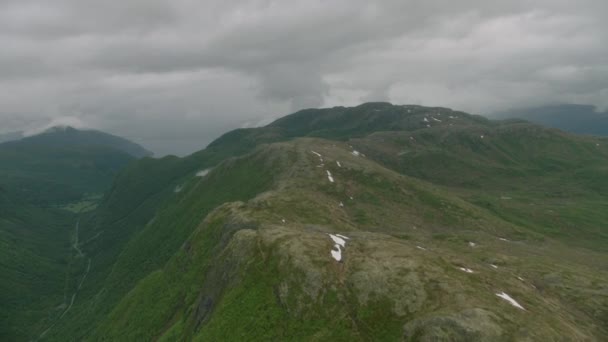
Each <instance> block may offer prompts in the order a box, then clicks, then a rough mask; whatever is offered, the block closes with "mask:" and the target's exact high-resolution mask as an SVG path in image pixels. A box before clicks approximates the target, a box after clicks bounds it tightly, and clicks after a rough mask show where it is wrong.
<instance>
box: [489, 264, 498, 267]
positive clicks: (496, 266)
mask: <svg viewBox="0 0 608 342" xmlns="http://www.w3.org/2000/svg"><path fill="white" fill-rule="evenodd" d="M490 266H492V268H498V266H496V265H494V264H490Z"/></svg>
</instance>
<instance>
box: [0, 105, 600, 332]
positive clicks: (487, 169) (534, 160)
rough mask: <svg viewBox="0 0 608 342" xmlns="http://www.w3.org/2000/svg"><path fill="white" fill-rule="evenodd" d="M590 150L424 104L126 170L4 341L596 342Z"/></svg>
mask: <svg viewBox="0 0 608 342" xmlns="http://www.w3.org/2000/svg"><path fill="white" fill-rule="evenodd" d="M607 174H608V139H607V138H600V137H590V136H577V135H572V134H569V133H565V132H562V131H559V130H556V129H549V128H544V127H541V126H538V125H535V124H531V123H529V122H525V121H522V120H507V121H492V120H487V119H484V118H482V117H479V116H473V115H469V114H466V113H463V112H458V111H453V110H450V109H447V108H439V107H433V108H431V107H421V106H397V105H391V104H388V103H367V104H363V105H361V106H357V107H353V108H345V107H335V108H328V109H319V110H316V109H310V110H304V111H300V112H297V113H294V114H292V115H288V116H286V117H284V118H281V119H279V120H277V121H275V122H274V123H272V124H270V125H268V126H265V127H261V128H253V129H239V130H235V131H232V132H229V133H226V134H225V135H223V136H222V137H220V138H219V139H217V140H216V141H215V142H213V143H212V144H210V145H209V146H208V147H207V148H206V149H204V150H202V151H200V152H197V153H195V154H193V155H190V156H188V157H185V158H177V157H165V158H162V159H151V158H144V159H141V160H138V161H136V162H133V163H130V164H129V165H128V166H127V167H126V168H125V169H124V170H122V171H121V172H120V173H119V174H118V175H117V177H116V178H115V180H114V182H113V185H112V186H111V188H110V190H108V191H107V192H106V193H105V195H104V197H103V199H102V200H101V202H100V204H99V206H98V207H97V208H96V209H95V210H93V211H90V212H87V213H83V214H82V215H81V216H80V218H79V219H78V220H76V219H75V220H74V227H75V229H74V230H73V234H72V239H71V247H70V248H71V253H70V254H69V258H68V261H67V264H68V265H67V266H66V269H67V270H66V272H65V275H66V279H65V288H64V289H65V292H64V293H65V299H63V300H60V301H58V302H56V303H55V305H52V306H49V309H48V311H47V312H48V314H47V316H46V317H45V318H43V319H41V320H38V321H34V320H30V321H28V320H27V319H26V318H23V319H21V320H19V321H15V320H13V321H12V323H11V324H12V325H11V327H12V328H13V330H11V333H12V335H10V336H11V337H12V338H13V339H15V340H27V339H34V340H35V339H40V340H49V341H63V340H93V341H97V340H112V341H113V340H124V341H134V340H135V341H148V340H159V341H177V340H187V341H201V340H331V339H334V340H365V341H367V340H389V341H391V340H405V341H431V340H432V341H510V340H571V341H574V340H605V339H606V338H607V337H608V329H607V328H606V327H608V288H607V287H606V286H605V284H607V283H608V269H607V268H606V265H608V254H607V253H608V231H606V229H605V227H604V226H605V222H608V210H606V209H608V208H606V203H608V201H607V196H608V177H606V175H607Z"/></svg>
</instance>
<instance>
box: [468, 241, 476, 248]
mask: <svg viewBox="0 0 608 342" xmlns="http://www.w3.org/2000/svg"><path fill="white" fill-rule="evenodd" d="M469 246H471V247H475V246H477V244H476V243H475V242H472V241H469Z"/></svg>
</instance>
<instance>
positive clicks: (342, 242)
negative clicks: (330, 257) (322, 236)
mask: <svg viewBox="0 0 608 342" xmlns="http://www.w3.org/2000/svg"><path fill="white" fill-rule="evenodd" d="M328 235H329V237H330V238H331V239H332V240H334V242H335V243H336V244H337V245H340V246H342V247H344V246H345V245H346V240H348V238H346V239H343V238H341V237H340V236H338V235H339V234H336V235H334V234H328Z"/></svg>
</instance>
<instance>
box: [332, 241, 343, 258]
mask: <svg viewBox="0 0 608 342" xmlns="http://www.w3.org/2000/svg"><path fill="white" fill-rule="evenodd" d="M334 247H335V248H337V249H338V250H337V251H335V250H333V249H332V250H331V256H332V257H333V258H334V259H336V261H340V260H342V250H341V249H340V246H338V245H335V246H334Z"/></svg>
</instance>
